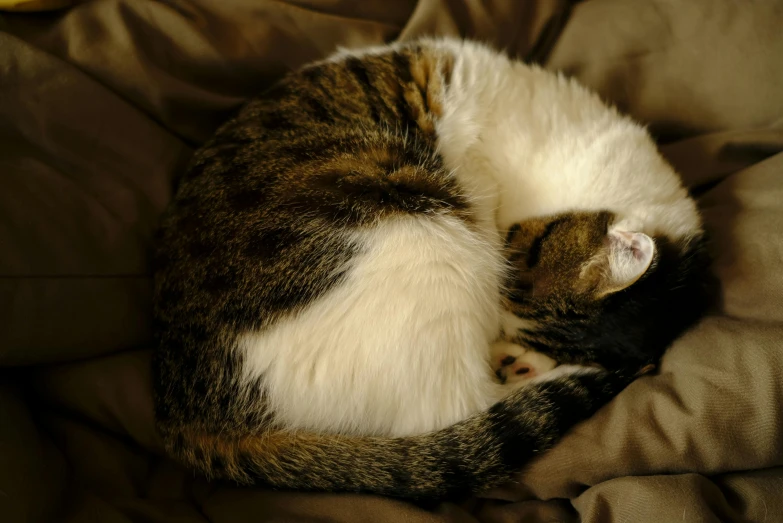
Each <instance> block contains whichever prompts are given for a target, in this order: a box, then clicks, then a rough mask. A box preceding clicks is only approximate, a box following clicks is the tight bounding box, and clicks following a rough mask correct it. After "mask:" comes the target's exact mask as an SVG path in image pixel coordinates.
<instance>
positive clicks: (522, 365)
mask: <svg viewBox="0 0 783 523" xmlns="http://www.w3.org/2000/svg"><path fill="white" fill-rule="evenodd" d="M556 365H557V362H556V361H555V360H553V359H552V358H550V357H548V356H544V355H543V354H539V353H538V352H535V351H532V350H527V349H525V348H523V347H520V346H519V345H516V344H514V343H508V342H498V343H496V344H495V345H494V346H493V350H492V368H493V370H494V371H495V375H496V376H497V377H498V379H499V380H500V381H501V383H519V382H529V381H530V380H532V379H534V378H535V377H537V376H541V375H542V374H545V373H547V372H549V371H551V370H552V369H554V368H555V366H556Z"/></svg>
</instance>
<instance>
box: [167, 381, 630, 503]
mask: <svg viewBox="0 0 783 523" xmlns="http://www.w3.org/2000/svg"><path fill="white" fill-rule="evenodd" d="M560 369H563V370H562V371H560V372H559V373H557V371H558V370H560ZM553 372H555V373H556V375H555V376H554V377H553V378H549V379H548V380H547V381H542V382H538V383H533V384H531V385H529V386H527V387H525V388H522V389H519V390H517V391H516V392H514V393H513V394H512V395H510V396H509V397H507V398H506V399H504V400H502V401H501V402H499V403H497V404H496V405H494V406H493V407H491V408H490V409H489V410H488V411H486V412H483V413H480V414H478V415H476V416H474V417H472V418H469V419H467V420H465V421H463V422H461V423H458V424H456V425H453V426H450V427H447V428H445V429H442V430H439V431H436V432H432V433H429V434H424V435H420V436H412V437H402V438H382V437H350V436H341V435H325V434H315V433H304V432H289V431H275V430H267V431H265V432H261V433H258V434H256V435H243V436H239V437H232V436H230V435H227V434H219V433H206V432H201V431H198V430H191V429H185V430H177V431H176V433H175V434H171V433H170V434H165V432H166V431H165V430H164V435H165V436H166V437H165V439H166V440H167V444H168V447H169V449H168V450H169V451H170V452H172V453H173V454H174V455H175V456H176V457H178V458H179V459H180V460H182V461H183V462H184V463H185V464H187V465H188V466H190V467H192V468H195V469H197V470H200V471H202V472H203V473H205V474H206V475H207V476H209V477H211V478H220V479H228V480H232V481H235V482H238V483H240V484H247V485H268V486H273V487H280V488H291V489H299V490H320V491H333V492H334V491H337V492H366V493H373V494H380V495H387V496H395V497H402V498H408V499H433V498H446V497H453V496H461V495H465V494H469V493H480V492H482V491H484V490H487V489H489V488H491V487H494V486H496V485H499V484H501V483H503V482H504V481H507V480H508V479H510V477H511V475H512V474H513V473H514V472H515V471H518V470H519V469H520V468H521V467H522V466H523V465H525V464H526V463H527V462H528V461H530V460H531V459H532V458H534V457H535V456H537V455H538V454H539V453H541V452H542V451H544V450H546V449H548V448H549V447H551V446H552V445H553V444H554V443H555V442H556V441H557V440H558V439H559V438H560V437H561V436H562V435H563V434H564V433H565V432H566V431H567V430H568V429H569V428H571V427H572V426H573V425H574V424H576V423H577V422H579V421H580V420H583V419H585V418H587V417H589V416H590V415H591V414H592V413H594V412H595V411H596V410H598V408H599V407H600V406H601V405H603V404H604V403H606V402H607V401H608V400H609V399H611V398H612V397H613V396H614V395H615V394H617V393H618V392H619V391H620V390H621V389H622V388H623V387H624V386H625V385H626V384H627V383H628V382H629V381H630V379H626V378H624V377H621V376H618V375H617V374H611V373H608V372H604V371H597V370H592V369H591V370H586V369H582V370H574V369H573V368H572V369H570V371H569V370H567V369H565V368H563V367H559V368H558V369H556V370H555V371H553ZM557 374H559V375H557Z"/></svg>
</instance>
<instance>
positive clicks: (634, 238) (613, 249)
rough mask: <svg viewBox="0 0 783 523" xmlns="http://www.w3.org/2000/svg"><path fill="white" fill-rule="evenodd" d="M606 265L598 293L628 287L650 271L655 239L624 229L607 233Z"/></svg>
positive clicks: (611, 291)
mask: <svg viewBox="0 0 783 523" xmlns="http://www.w3.org/2000/svg"><path fill="white" fill-rule="evenodd" d="M607 242H608V245H607V248H608V250H607V260H606V261H607V266H606V267H605V272H604V281H603V282H601V285H600V288H599V295H601V296H605V295H607V294H611V293H613V292H618V291H621V290H623V289H627V288H628V287H630V286H631V285H633V284H634V283H635V282H636V281H637V280H638V279H639V278H641V277H642V275H644V273H645V272H647V269H649V268H650V264H651V263H652V261H653V258H654V257H655V242H654V241H653V239H652V238H650V237H649V236H647V235H646V234H644V233H641V232H627V231H621V230H617V229H615V230H613V231H610V232H609V233H608V235H607Z"/></svg>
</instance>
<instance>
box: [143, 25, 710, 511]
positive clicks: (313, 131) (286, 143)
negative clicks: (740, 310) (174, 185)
mask: <svg viewBox="0 0 783 523" xmlns="http://www.w3.org/2000/svg"><path fill="white" fill-rule="evenodd" d="M701 236H702V232H701V225H700V218H699V216H698V214H697V212H696V208H695V205H694V203H693V201H692V200H691V199H690V198H689V197H688V195H687V193H686V191H685V190H684V189H683V188H682V186H681V184H680V182H679V180H678V178H677V176H676V175H675V173H674V172H673V171H672V170H671V168H670V167H669V166H668V165H667V164H666V163H665V162H664V161H663V160H662V159H661V158H660V156H659V155H658V153H657V152H656V150H655V146H654V144H653V143H652V141H651V140H650V138H649V137H648V136H647V134H646V133H645V131H644V130H643V129H642V128H640V127H639V126H637V125H636V124H634V123H633V122H631V121H630V120H628V119H626V118H624V117H622V116H621V115H619V114H617V113H616V112H615V111H614V110H613V109H611V108H608V107H606V106H605V105H604V104H602V103H601V102H600V100H598V99H597V97H595V96H594V95H593V94H591V93H589V92H588V91H586V90H584V89H583V88H582V87H580V86H578V85H576V84H575V83H573V82H570V81H568V80H566V79H564V78H562V77H559V76H557V75H553V74H551V73H547V72H544V71H542V70H540V69H538V68H535V67H530V66H527V65H524V64H522V63H519V62H516V61H513V60H510V59H508V58H507V57H505V56H503V55H502V54H499V53H496V52H494V51H492V50H490V49H488V48H486V47H484V46H482V45H479V44H475V43H471V42H461V41H456V40H422V41H419V42H414V43H410V44H400V45H395V46H387V47H379V48H372V49H367V50H363V51H359V52H347V51H345V52H340V53H338V54H336V55H335V56H333V57H332V58H330V59H328V60H325V61H323V62H320V63H316V64H312V65H309V66H307V67H305V68H303V69H302V70H300V71H298V72H295V73H292V74H290V75H288V76H286V77H285V78H283V79H282V80H281V81H280V82H279V83H278V84H277V85H276V86H275V87H273V88H272V89H271V90H269V91H268V92H266V93H264V94H263V95H262V96H260V97H259V98H257V99H255V100H252V101H251V102H249V103H248V104H247V105H246V106H245V107H244V108H243V109H242V110H241V111H240V112H239V114H238V115H237V116H236V117H235V118H233V119H232V120H230V121H229V122H227V123H226V124H225V125H223V126H222V127H221V128H220V129H219V130H218V132H217V133H216V135H215V136H214V137H213V138H212V139H211V140H210V141H209V142H208V143H207V144H205V145H204V146H203V147H202V148H201V149H200V150H199V151H198V152H197V153H196V155H195V157H194V159H193V161H192V164H191V166H190V168H189V170H188V172H187V173H186V174H185V176H184V177H183V179H182V181H181V184H180V187H179V189H178V192H177V194H176V196H175V198H174V201H173V202H172V205H171V207H170V209H169V211H168V212H167V214H166V216H165V217H164V220H163V223H162V225H161V228H160V231H159V235H158V238H157V245H158V248H157V250H156V255H155V267H156V269H155V309H154V317H155V332H156V337H157V345H158V347H157V350H156V352H155V357H154V361H153V376H154V383H155V400H156V416H157V420H158V426H159V428H160V431H161V433H162V435H163V437H164V440H165V442H166V445H167V449H168V451H169V452H170V453H171V454H172V455H173V456H175V457H176V458H178V459H180V460H181V461H182V462H184V463H186V464H188V465H189V466H191V467H193V468H194V469H196V470H199V471H201V472H202V473H203V474H205V475H206V476H208V477H213V478H222V479H228V480H231V481H235V482H239V483H242V484H268V485H272V486H277V487H285V488H295V489H315V490H329V491H353V492H373V493H378V494H385V495H393V496H400V497H406V498H418V499H425V498H439V497H444V496H456V495H461V494H464V493H467V492H480V491H482V490H484V489H486V488H489V487H491V486H494V485H497V484H498V483H500V482H502V481H503V480H505V479H506V478H508V477H509V475H510V474H511V473H512V472H513V471H514V470H516V469H518V468H519V467H521V466H523V465H524V464H525V463H526V462H527V461H528V460H529V459H531V458H532V457H533V456H535V455H537V454H538V453H540V452H542V451H544V450H545V449H547V448H549V447H551V446H552V445H553V444H554V443H555V442H556V441H557V440H558V439H559V438H560V437H561V436H562V435H563V434H564V433H565V432H566V431H567V430H568V429H569V428H570V427H572V426H573V425H574V424H575V423H577V422H579V421H580V420H582V419H584V418H586V417H588V416H590V415H591V414H592V413H593V412H595V411H596V410H597V409H598V408H600V406H601V405H603V404H604V403H606V402H607V401H608V400H610V399H611V398H612V397H613V396H614V395H615V394H617V393H618V392H619V391H620V390H621V389H622V388H623V387H624V386H626V385H627V384H628V382H629V381H630V380H631V379H632V377H633V376H634V375H636V374H637V373H638V371H639V369H641V368H642V367H644V366H645V365H647V364H648V363H650V362H655V361H657V359H658V358H659V357H660V355H661V354H662V352H663V350H664V349H665V347H666V346H667V345H668V344H669V343H670V342H671V340H672V339H673V338H674V337H676V336H677V335H678V334H679V333H680V332H681V331H682V330H684V329H685V328H687V326H688V325H690V324H691V323H692V322H693V321H695V320H696V318H697V317H698V315H699V314H700V312H701V310H702V308H703V304H704V299H703V292H702V291H703V285H702V274H703V272H704V267H705V263H706V259H705V258H704V256H703V255H702V251H703V249H702V248H701V239H700V238H701ZM627 305H630V306H627ZM512 352H513V354H512ZM555 360H556V361H557V362H559V363H566V365H560V366H559V367H557V368H555V369H554V370H550V369H552V368H553V367H554V366H555V365H556V361H555ZM568 363H574V364H599V365H601V366H603V367H604V369H605V370H598V369H595V368H587V367H584V366H578V365H568ZM509 371H511V372H509ZM547 371H549V372H547ZM497 377H500V378H501V379H500V380H498V379H497Z"/></svg>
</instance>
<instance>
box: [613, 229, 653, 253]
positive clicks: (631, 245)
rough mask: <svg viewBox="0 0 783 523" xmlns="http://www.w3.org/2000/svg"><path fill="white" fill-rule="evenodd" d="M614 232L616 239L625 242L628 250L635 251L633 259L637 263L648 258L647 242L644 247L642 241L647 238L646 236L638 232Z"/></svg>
mask: <svg viewBox="0 0 783 523" xmlns="http://www.w3.org/2000/svg"><path fill="white" fill-rule="evenodd" d="M612 232H613V234H614V235H615V237H619V238H620V240H621V241H623V243H624V244H625V248H626V249H629V250H631V251H633V257H634V258H635V259H636V260H637V261H642V260H644V259H646V258H647V257H648V255H649V252H648V251H647V249H648V246H647V243H646V242H645V244H644V245H643V244H642V239H643V238H645V239H646V238H647V236H646V235H643V234H641V233H637V232H627V231H620V230H617V231H612Z"/></svg>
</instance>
